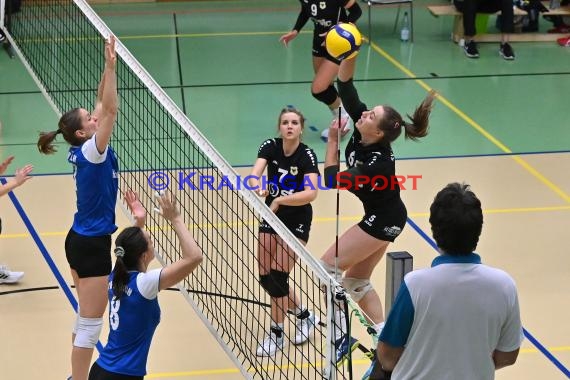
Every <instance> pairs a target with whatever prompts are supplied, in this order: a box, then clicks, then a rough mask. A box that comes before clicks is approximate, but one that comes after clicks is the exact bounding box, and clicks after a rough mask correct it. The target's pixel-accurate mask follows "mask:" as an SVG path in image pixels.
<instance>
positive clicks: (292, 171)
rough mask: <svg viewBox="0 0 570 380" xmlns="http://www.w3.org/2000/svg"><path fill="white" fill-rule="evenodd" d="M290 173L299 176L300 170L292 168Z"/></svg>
mask: <svg viewBox="0 0 570 380" xmlns="http://www.w3.org/2000/svg"><path fill="white" fill-rule="evenodd" d="M289 172H290V173H291V174H292V175H297V174H299V168H298V167H296V166H291V169H289Z"/></svg>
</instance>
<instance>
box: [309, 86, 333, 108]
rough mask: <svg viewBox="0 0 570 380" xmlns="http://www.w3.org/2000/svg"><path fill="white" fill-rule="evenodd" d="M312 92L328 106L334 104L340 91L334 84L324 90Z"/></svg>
mask: <svg viewBox="0 0 570 380" xmlns="http://www.w3.org/2000/svg"><path fill="white" fill-rule="evenodd" d="M312 94H313V96H314V97H315V99H317V100H318V101H321V102H323V103H325V104H326V105H327V106H328V105H331V104H333V103H334V102H335V100H336V98H338V92H337V91H336V88H334V86H332V85H331V86H329V87H327V89H326V90H324V91H322V92H319V93H314V92H312Z"/></svg>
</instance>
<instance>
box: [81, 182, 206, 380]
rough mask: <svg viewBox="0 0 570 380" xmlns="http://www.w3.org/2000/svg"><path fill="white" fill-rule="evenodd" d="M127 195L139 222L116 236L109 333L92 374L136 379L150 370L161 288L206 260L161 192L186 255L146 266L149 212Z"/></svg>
mask: <svg viewBox="0 0 570 380" xmlns="http://www.w3.org/2000/svg"><path fill="white" fill-rule="evenodd" d="M125 200H126V202H127V205H128V207H129V209H130V210H131V212H132V213H133V216H134V217H135V226H133V227H128V228H125V229H124V230H123V231H121V233H120V234H119V236H117V239H116V240H115V256H116V257H117V260H116V262H115V268H114V269H113V273H111V276H110V277H109V290H108V299H109V338H108V340H107V345H106V346H105V348H104V349H103V351H101V354H100V355H99V359H97V361H96V362H95V363H93V366H92V367H91V371H90V372H89V380H128V379H130V380H133V379H135V380H136V379H143V378H144V375H146V362H147V357H148V352H149V348H150V344H151V341H152V336H153V335H154V331H155V329H156V326H157V325H158V323H159V322H160V307H159V305H158V299H157V295H158V292H159V291H161V290H164V289H166V288H168V287H170V286H173V285H175V284H177V283H178V282H180V281H182V280H183V279H184V278H186V277H187V276H188V275H189V274H190V272H192V271H193V270H194V269H196V267H198V265H200V263H201V262H202V251H201V250H200V248H199V247H198V245H197V244H196V241H195V240H194V238H193V237H192V234H191V233H190V231H189V230H188V228H187V226H186V224H185V223H184V220H183V219H182V217H181V216H180V213H179V212H178V210H177V209H176V206H175V205H174V202H173V200H172V197H171V195H169V194H163V195H161V196H160V197H157V200H158V203H159V205H160V214H161V215H162V216H163V217H164V219H166V220H168V221H169V222H170V224H171V226H172V229H173V230H174V232H175V233H176V236H177V237H178V240H179V241H180V249H181V252H182V256H181V257H180V259H178V261H175V262H173V263H172V264H170V265H167V266H166V267H164V268H160V269H153V270H150V271H147V269H148V265H149V263H150V262H151V261H152V260H153V259H154V247H153V245H152V240H151V238H150V234H149V233H148V232H146V231H144V230H143V229H142V228H143V227H144V224H145V219H146V212H145V209H144V207H143V206H142V204H141V203H140V201H139V199H138V197H137V195H136V194H135V193H133V192H131V191H128V192H127V193H126V195H125Z"/></svg>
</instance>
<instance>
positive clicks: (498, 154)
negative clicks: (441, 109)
mask: <svg viewBox="0 0 570 380" xmlns="http://www.w3.org/2000/svg"><path fill="white" fill-rule="evenodd" d="M8 145H9V144H0V147H3V146H8ZM560 153H570V150H548V151H531V152H513V153H504V152H500V153H483V154H459V155H442V156H418V157H398V158H396V161H406V160H431V159H434V160H437V159H448V158H477V157H501V156H505V157H508V156H529V155H533V154H560ZM342 162H344V160H342ZM319 164H324V161H319ZM230 165H231V166H232V167H234V168H247V167H251V166H252V164H251V163H250V164H235V165H234V164H230ZM185 169H188V170H190V169H192V168H182V169H181V168H172V169H163V168H161V169H160V170H185ZM157 170H159V169H157ZM141 171H148V170H140V169H134V170H121V172H122V173H136V172H141ZM71 174H73V172H72V171H68V172H53V173H38V174H35V173H34V177H46V176H55V175H71ZM8 177H11V176H8Z"/></svg>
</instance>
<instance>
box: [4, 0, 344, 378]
mask: <svg viewBox="0 0 570 380" xmlns="http://www.w3.org/2000/svg"><path fill="white" fill-rule="evenodd" d="M2 1H3V0H2ZM7 32H8V33H6V34H7V37H8V38H9V39H10V42H11V43H12V44H13V46H14V49H15V51H16V53H17V54H18V56H19V57H20V58H21V60H22V62H23V63H24V65H25V66H26V68H27V69H28V71H29V72H30V75H31V76H32V78H33V79H34V80H35V81H36V83H37V85H38V87H39V88H40V90H41V92H42V93H43V94H44V95H45V97H46V99H47V100H48V102H49V104H50V105H51V106H52V108H53V109H54V111H55V112H56V113H57V114H58V115H61V114H62V112H65V111H67V110H70V109H73V108H76V107H84V108H87V107H91V106H93V104H92V102H93V101H94V99H95V98H96V94H97V86H98V83H99V80H100V78H101V73H102V72H103V67H104V59H103V40H104V39H107V38H108V37H109V36H110V35H111V34H112V31H111V30H110V29H109V28H108V27H107V25H106V24H105V23H104V22H103V21H102V20H101V18H100V17H99V16H98V15H97V14H96V13H95V12H94V11H93V9H91V7H90V6H89V5H88V4H87V2H86V1H84V0H42V1H29V2H23V3H22V8H21V10H20V12H18V13H17V14H14V15H12V20H11V29H10V30H9V31H7ZM116 52H117V81H118V84H117V87H118V91H119V113H118V115H117V124H116V126H115V129H114V132H113V137H112V140H111V145H112V146H113V148H114V150H115V152H116V153H117V156H118V158H119V165H120V174H119V186H120V190H121V193H123V192H124V191H125V190H127V189H130V190H133V191H136V192H137V193H138V194H139V196H140V199H141V203H142V204H143V206H144V207H145V208H146V209H147V210H152V209H153V208H154V206H155V204H154V194H155V191H156V190H164V189H165V188H166V187H168V186H170V187H171V188H173V189H174V190H175V192H176V196H177V199H178V205H179V207H180V212H181V216H182V217H183V218H184V220H185V223H186V224H187V225H188V226H189V228H191V229H192V232H193V234H194V237H195V239H196V241H197V243H198V245H199V246H200V248H201V249H202V251H203V253H204V261H203V263H202V265H201V266H200V267H199V268H198V269H197V270H196V271H194V272H193V273H192V274H191V275H190V276H188V277H187V278H186V279H184V280H183V282H181V283H180V284H179V289H180V290H181V291H180V293H181V294H182V295H183V297H184V298H185V299H186V300H187V302H188V304H190V305H191V306H192V308H193V309H194V310H195V311H196V313H197V314H198V316H199V317H200V318H201V320H202V321H203V322H204V324H205V325H206V327H207V328H208V329H209V331H210V333H211V334H212V336H213V337H214V338H215V339H216V340H217V342H218V343H219V344H220V346H221V347H222V348H223V349H224V351H225V352H226V354H227V355H228V357H229V358H230V359H231V360H232V361H233V362H234V363H235V365H236V367H237V368H238V369H239V370H240V371H241V374H242V375H243V376H244V378H247V379H274V380H275V379H323V378H329V377H331V376H332V377H335V378H338V379H346V378H347V377H346V376H347V375H346V373H345V370H344V367H341V368H337V367H336V366H335V365H334V364H335V363H334V358H335V356H334V347H333V345H332V344H331V338H332V335H331V332H332V331H331V328H332V327H331V326H332V325H333V323H332V318H331V315H332V314H331V313H330V311H331V310H332V309H333V305H332V304H331V301H332V297H323V295H322V294H323V293H322V292H323V289H324V291H325V294H327V295H329V294H334V291H335V289H337V287H338V286H339V284H338V283H337V282H336V280H335V279H334V278H332V277H331V276H329V275H328V273H327V272H326V271H325V270H324V268H323V267H322V266H321V265H320V264H319V262H318V261H317V260H316V259H315V258H314V257H313V256H312V255H311V254H310V253H309V252H307V250H306V249H305V248H304V246H303V245H302V244H301V243H300V242H299V240H297V239H296V238H295V237H294V235H293V234H292V233H291V232H290V231H289V230H288V229H287V228H286V227H285V226H284V225H283V223H282V222H281V221H280V220H279V219H278V218H277V217H276V216H275V214H273V213H272V212H271V210H270V209H269V208H268V207H267V206H266V205H265V204H264V203H263V201H262V200H261V199H259V198H258V197H257V196H256V195H255V194H254V193H253V191H251V190H248V189H247V188H246V187H244V186H243V184H242V178H241V177H240V176H239V174H238V173H237V172H236V171H235V170H234V169H233V168H232V167H231V166H230V164H229V163H228V162H227V161H226V160H225V159H224V158H223V157H222V156H221V155H220V154H219V153H218V151H217V150H216V149H215V147H214V146H213V145H212V144H211V143H210V142H209V141H208V140H207V139H206V138H205V136H204V135H203V134H202V133H201V132H200V131H199V130H198V129H197V128H196V126H195V125H194V124H193V123H192V121H191V120H190V119H189V118H188V117H187V116H186V115H185V114H184V113H183V112H182V111H181V110H180V108H179V107H178V105H177V104H176V103H175V102H174V101H173V100H172V99H171V98H170V97H169V96H168V95H167V94H166V92H165V91H164V90H163V89H162V88H161V87H160V86H159V85H158V84H157V83H156V81H155V80H154V79H153V78H152V77H151V75H150V74H149V73H148V72H147V70H145V68H144V67H142V65H141V64H140V63H139V62H138V61H137V60H136V58H135V57H134V56H133V55H132V54H131V53H130V52H129V50H128V49H127V48H126V47H125V45H124V44H123V43H122V42H121V41H120V38H117V41H116ZM220 54H222V52H220ZM189 109H190V112H191V107H189ZM45 129H49V127H46V128H45ZM53 129H55V125H54V127H53ZM59 151H60V153H59V155H60V157H61V158H60V159H61V160H64V159H65V152H66V151H67V145H66V144H61V145H60V146H59ZM157 174H160V178H161V181H162V182H161V181H157V180H156V178H157V176H156V175H157ZM201 178H208V179H210V182H208V183H210V185H211V184H212V183H213V184H214V185H213V186H209V187H208V186H205V187H204V186H201V185H203V183H202V182H201ZM222 183H225V186H220V185H221V184H222ZM240 184H242V186H240ZM159 185H164V187H162V189H161V188H160V186H159ZM216 185H218V186H216ZM124 209H125V210H126V208H124ZM260 218H263V219H264V220H265V221H267V223H269V224H270V225H271V227H272V228H273V229H274V230H275V231H276V233H277V234H279V236H280V237H281V239H282V240H283V242H284V244H286V245H288V246H289V247H291V248H292V250H293V251H294V252H295V254H296V255H297V257H298V258H299V259H300V260H299V261H298V263H297V264H296V267H295V269H294V270H293V272H292V273H291V274H290V279H289V284H290V287H291V288H293V289H295V290H296V291H297V292H298V294H299V297H300V299H301V303H302V304H303V305H304V306H306V307H308V308H309V309H311V310H312V311H313V312H314V313H315V314H316V315H317V316H318V317H319V319H320V320H322V321H326V328H324V326H322V325H320V326H317V328H316V329H315V332H314V333H313V334H312V336H311V337H310V339H309V340H308V341H307V342H306V343H305V344H303V345H299V346H295V345H293V344H291V340H292V339H291V338H292V336H294V335H295V330H294V325H295V318H294V317H291V316H289V317H288V318H286V321H285V323H286V325H285V337H286V340H287V341H288V342H287V343H288V344H287V345H286V346H285V348H284V350H283V352H280V353H277V354H276V356H271V357H258V356H256V355H255V351H256V347H257V345H258V344H259V343H260V342H261V341H262V339H263V338H264V334H265V332H266V331H268V330H269V326H270V322H271V311H270V307H269V296H268V295H267V294H266V293H265V291H264V290H263V289H262V288H261V286H260V285H259V282H258V275H259V273H258V271H257V268H258V260H257V250H258V246H259V244H260V242H259V239H258V229H257V227H258V225H259V221H260ZM147 228H148V229H149V231H150V232H151V234H152V236H153V241H154V245H155V249H156V254H157V257H158V258H159V260H160V262H161V263H162V264H163V265H167V264H169V263H171V262H173V261H176V260H177V259H178V258H179V257H180V254H179V246H178V242H177V239H176V236H175V233H174V231H173V230H172V229H171V228H169V227H168V226H167V225H166V224H165V223H164V220H163V219H162V218H160V217H159V216H158V215H155V214H154V213H152V212H149V213H148V219H147ZM337 228H338V227H337Z"/></svg>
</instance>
